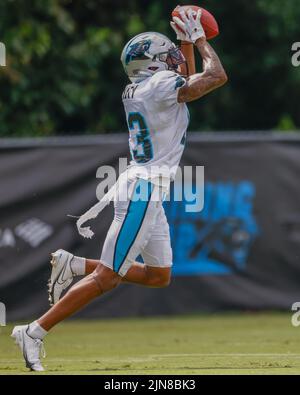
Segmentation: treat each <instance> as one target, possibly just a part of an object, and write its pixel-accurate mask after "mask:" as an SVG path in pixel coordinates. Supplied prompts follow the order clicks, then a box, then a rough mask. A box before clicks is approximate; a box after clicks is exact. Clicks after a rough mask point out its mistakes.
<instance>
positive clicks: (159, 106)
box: [122, 71, 189, 185]
mask: <svg viewBox="0 0 300 395" xmlns="http://www.w3.org/2000/svg"><path fill="white" fill-rule="evenodd" d="M184 84H185V79H184V78H183V77H181V76H180V75H179V74H177V73H175V72H173V71H160V72H158V73H156V74H154V75H153V76H152V77H149V78H146V79H145V80H143V81H141V82H139V83H135V84H130V85H127V87H126V88H125V91H124V93H123V96H122V99H123V104H124V108H125V112H126V118H127V124H128V129H129V147H130V152H131V156H132V161H131V163H130V166H129V170H130V171H132V172H133V173H135V174H139V175H140V177H141V178H148V179H151V181H152V182H155V183H156V181H157V180H158V179H160V181H159V182H160V183H161V182H163V185H167V184H169V182H170V180H173V179H174V177H175V174H176V171H177V168H178V165H179V162H180V159H181V156H182V153H183V150H184V146H185V139H186V131H187V127H188V124H189V112H188V108H187V106H186V104H185V103H178V102H177V95H178V89H180V88H181V87H182V86H183V85H184ZM145 170H146V172H145ZM145 174H147V175H146V176H145Z"/></svg>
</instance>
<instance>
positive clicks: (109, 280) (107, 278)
mask: <svg viewBox="0 0 300 395" xmlns="http://www.w3.org/2000/svg"><path fill="white" fill-rule="evenodd" d="M92 276H93V278H94V280H95V281H96V282H97V284H98V285H99V288H101V290H102V293H105V292H108V291H111V290H112V289H114V288H116V287H117V286H118V285H119V284H120V282H121V277H120V276H119V275H118V274H117V273H115V272H114V271H113V270H111V269H110V268H108V267H106V266H104V265H101V264H100V265H99V266H98V267H97V268H96V270H95V271H94V273H93V274H92Z"/></svg>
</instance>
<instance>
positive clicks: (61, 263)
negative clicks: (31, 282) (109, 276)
mask: <svg viewBox="0 0 300 395" xmlns="http://www.w3.org/2000/svg"><path fill="white" fill-rule="evenodd" d="M122 209H123V207H122V205H121V209H120V208H119V210H121V211H122ZM117 227H118V225H117V226H116V229H114V230H110V232H109V234H108V236H107V240H106V246H105V249H104V250H106V251H110V252H112V251H113V250H114V242H115V236H114V235H115V234H117V233H118V232H119V230H118V229H117ZM109 235H111V237H110V236H109ZM142 237H143V236H142V235H140V239H141V242H142V244H145V243H146V240H147V238H148V239H149V240H148V242H147V244H146V246H144V249H143V258H144V262H145V264H140V263H137V262H134V263H132V264H131V265H130V268H129V270H128V271H127V272H126V274H125V275H124V276H123V278H122V282H125V283H133V284H139V285H143V286H146V287H165V286H167V285H168V284H169V282H170V277H171V266H172V249H171V245H170V233H169V225H168V222H167V219H166V215H165V212H164V209H163V207H162V204H161V203H159V210H158V213H157V215H156V219H155V223H154V224H153V227H152V230H151V236H150V233H149V231H148V233H147V237H146V236H145V237H144V240H142ZM110 238H111V242H109V240H110ZM136 244H138V241H136ZM139 244H141V243H139ZM108 254H110V253H109V252H108ZM105 255H107V252H106V254H105ZM104 259H107V258H105V257H104ZM108 260H112V257H111V256H110V257H109V258H108ZM52 263H53V264H55V266H54V268H53V271H52V273H53V272H54V270H56V271H57V273H58V274H59V275H57V276H53V275H52V276H51V279H52V277H55V278H56V280H57V281H56V282H51V281H50V293H49V295H50V297H49V299H50V301H51V300H52V301H53V300H54V303H56V301H58V300H59V298H60V295H61V293H62V292H63V290H64V289H66V288H67V287H68V285H69V281H72V278H73V276H82V275H88V274H91V273H93V272H94V271H95V270H96V268H97V266H98V265H99V264H100V261H99V260H93V259H85V258H81V257H76V256H73V255H72V254H70V253H68V252H66V251H63V250H59V251H57V252H56V253H55V254H54V256H53V260H52ZM68 276H69V277H68ZM51 284H52V286H51ZM51 290H52V291H51Z"/></svg>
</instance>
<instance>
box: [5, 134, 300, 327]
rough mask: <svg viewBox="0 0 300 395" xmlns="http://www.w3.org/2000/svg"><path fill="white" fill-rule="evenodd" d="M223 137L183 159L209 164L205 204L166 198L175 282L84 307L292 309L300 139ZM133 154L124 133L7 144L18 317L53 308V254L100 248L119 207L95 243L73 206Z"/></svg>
mask: <svg viewBox="0 0 300 395" xmlns="http://www.w3.org/2000/svg"><path fill="white" fill-rule="evenodd" d="M212 136H213V137H206V135H203V136H199V135H195V134H191V135H190V136H189V139H188V141H187V147H186V151H185V154H184V157H183V160H182V165H191V166H195V165H199V166H204V167H205V205H204V209H203V210H202V211H201V212H200V213H187V212H186V211H185V209H184V208H185V202H174V201H172V199H171V201H170V202H166V203H165V209H166V213H167V216H168V219H169V223H170V229H171V236H172V246H173V253H174V269H173V274H174V277H173V281H172V284H171V286H170V287H169V288H166V289H161V290H153V289H146V288H142V287H139V286H133V285H122V286H120V287H119V288H118V289H116V290H114V291H113V292H111V293H109V294H106V295H105V296H103V297H102V298H100V299H98V300H96V301H95V302H93V303H92V304H91V305H90V306H88V307H87V308H86V309H85V310H83V311H82V312H81V313H79V314H78V315H77V316H79V317H93V318H96V317H106V316H109V317H112V316H135V315H150V314H155V315H161V314H180V313H195V312H202V311H219V310H233V309H247V310H252V309H255V310H257V309H273V308H280V309H290V308H291V305H292V303H294V302H296V301H300V178H299V177H300V138H297V137H295V136H291V137H289V138H287V137H285V136H278V135H277V137H274V136H270V137H266V136H265V135H256V136H253V135H246V136H244V137H239V136H238V135H224V134H218V135H217V136H214V135H212ZM127 152H128V150H127V141H126V136H122V135H121V136H120V135H117V136H110V137H105V136H101V137H95V138H85V139H81V138H73V139H54V140H53V139H48V140H43V141H30V140H29V141H28V140H25V141H21V142H16V141H12V140H10V141H7V140H3V141H2V142H0V302H4V303H5V304H6V307H7V315H8V317H7V318H8V320H17V319H18V320H19V319H29V318H32V317H36V316H37V315H39V314H40V313H42V312H43V311H44V310H45V309H46V308H47V306H48V302H47V280H48V277H49V274H50V266H49V254H50V252H53V251H55V250H56V249H58V248H63V249H66V250H68V251H71V252H73V253H75V254H76V255H80V256H88V257H91V258H99V257H100V254H101V248H102V244H103V241H104V238H105V235H106V231H107V230H108V227H109V224H110V221H111V219H112V215H113V210H112V207H108V208H106V209H105V210H104V211H103V212H102V213H101V214H100V216H99V217H98V218H97V219H96V220H94V221H92V222H91V226H92V228H93V230H94V231H95V237H94V238H93V239H92V240H86V239H83V238H81V237H80V236H79V235H78V233H77V230H76V226H75V220H73V219H71V218H69V217H67V214H73V215H80V214H82V213H83V212H85V211H86V210H87V209H88V208H89V207H91V206H92V205H93V204H94V203H95V202H96V193H95V192H96V188H97V185H98V184H99V182H100V180H99V179H98V180H97V179H96V170H97V168H98V167H99V166H101V165H111V166H114V167H117V166H118V158H119V157H126V156H127ZM172 194H173V193H172ZM172 194H171V195H172Z"/></svg>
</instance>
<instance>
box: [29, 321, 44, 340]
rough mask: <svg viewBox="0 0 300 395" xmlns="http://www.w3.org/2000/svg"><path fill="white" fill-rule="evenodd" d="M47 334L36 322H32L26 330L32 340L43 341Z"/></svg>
mask: <svg viewBox="0 0 300 395" xmlns="http://www.w3.org/2000/svg"><path fill="white" fill-rule="evenodd" d="M47 333H48V332H47V331H45V329H43V328H42V327H41V325H40V324H39V323H38V322H37V321H34V322H32V323H31V324H30V325H29V327H28V330H27V334H28V335H29V336H30V337H32V338H33V339H41V340H43V339H44V337H45V336H46V335H47Z"/></svg>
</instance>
